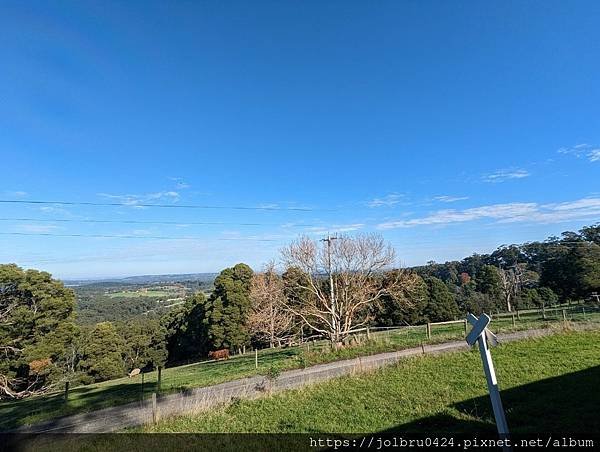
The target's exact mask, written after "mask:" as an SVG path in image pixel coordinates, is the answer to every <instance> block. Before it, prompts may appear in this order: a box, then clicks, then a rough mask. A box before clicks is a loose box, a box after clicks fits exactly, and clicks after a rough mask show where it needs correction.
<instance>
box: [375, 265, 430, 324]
mask: <svg viewBox="0 0 600 452" xmlns="http://www.w3.org/2000/svg"><path fill="white" fill-rule="evenodd" d="M395 271H398V270H392V272H390V273H386V274H385V276H384V281H383V284H384V285H387V281H388V280H389V279H391V280H392V281H394V275H393V272H395ZM405 277H406V278H413V279H414V280H413V281H412V282H411V283H410V284H406V285H405V290H399V291H393V292H386V293H384V294H383V295H382V297H381V301H380V303H379V304H378V305H374V307H373V308H374V318H375V322H376V323H377V324H378V325H382V326H397V325H415V324H418V323H421V322H423V321H424V320H425V318H424V315H425V308H426V307H427V304H428V303H429V293H428V291H427V284H425V281H424V280H423V278H421V277H420V276H419V275H417V274H416V273H409V274H406V275H405Z"/></svg>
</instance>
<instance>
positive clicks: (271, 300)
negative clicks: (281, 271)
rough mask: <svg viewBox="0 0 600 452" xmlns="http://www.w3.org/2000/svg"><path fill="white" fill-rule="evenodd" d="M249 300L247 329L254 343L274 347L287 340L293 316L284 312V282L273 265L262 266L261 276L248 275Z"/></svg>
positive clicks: (290, 332)
mask: <svg viewBox="0 0 600 452" xmlns="http://www.w3.org/2000/svg"><path fill="white" fill-rule="evenodd" d="M250 300H251V302H252V307H251V309H250V314H249V316H248V328H249V330H250V333H251V334H252V335H253V336H254V338H255V339H256V340H257V341H258V342H267V343H268V344H269V345H270V346H271V347H274V346H275V343H276V342H277V343H278V344H281V341H282V340H284V339H286V338H288V337H290V335H291V334H292V333H293V331H292V330H291V327H292V324H293V322H294V315H293V314H292V313H291V312H290V311H289V310H288V309H286V303H285V286H284V282H283V279H282V278H281V276H279V275H278V274H277V273H276V272H275V264H274V263H273V262H270V263H269V264H267V265H266V266H265V269H264V272H263V273H255V274H254V275H253V276H252V282H251V284H250Z"/></svg>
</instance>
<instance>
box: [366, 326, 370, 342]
mask: <svg viewBox="0 0 600 452" xmlns="http://www.w3.org/2000/svg"><path fill="white" fill-rule="evenodd" d="M369 339H371V332H370V331H369V327H367V340H369Z"/></svg>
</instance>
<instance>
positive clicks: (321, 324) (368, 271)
mask: <svg viewBox="0 0 600 452" xmlns="http://www.w3.org/2000/svg"><path fill="white" fill-rule="evenodd" d="M282 257H283V261H284V263H285V266H286V268H288V269H290V268H296V269H299V270H300V271H301V272H302V275H303V277H302V278H300V279H296V280H295V281H294V282H292V283H293V284H295V285H296V287H295V288H293V289H292V292H294V293H297V294H299V293H304V294H306V295H307V297H306V299H305V300H303V303H302V304H301V305H300V306H294V305H291V304H288V305H287V307H288V309H289V310H290V311H291V312H293V313H294V314H295V315H298V316H299V317H300V318H301V319H302V320H303V322H304V323H305V324H306V325H307V326H308V327H309V328H311V329H313V330H314V331H316V332H318V333H320V334H322V335H324V336H326V337H328V338H329V339H330V340H331V341H332V343H334V344H336V345H338V344H340V343H341V341H342V340H343V339H345V338H346V337H347V336H348V335H349V334H351V333H352V332H353V331H356V330H357V329H359V328H360V327H363V326H365V325H367V324H368V322H369V321H370V320H371V318H372V309H370V307H371V306H372V305H373V304H377V303H379V302H380V300H381V297H382V296H383V295H384V294H385V293H393V292H396V291H399V290H402V289H404V288H406V286H407V285H408V284H411V283H412V282H413V280H412V279H407V278H405V275H406V272H403V271H397V272H395V273H394V276H393V277H391V279H390V280H389V281H388V282H387V284H385V285H384V284H383V280H382V274H383V272H384V271H385V270H387V269H388V268H389V266H390V265H391V264H392V263H393V262H394V258H395V253H394V250H393V248H392V247H391V246H390V245H389V244H386V243H385V242H384V241H383V239H382V238H381V237H379V236H377V235H359V236H356V237H339V238H337V239H336V240H329V241H328V242H320V244H319V243H317V242H315V241H314V240H312V239H310V238H308V237H302V238H300V239H299V240H297V241H295V242H293V243H292V244H290V245H289V246H288V247H287V248H285V249H284V250H283V251H282Z"/></svg>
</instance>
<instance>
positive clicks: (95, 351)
mask: <svg viewBox="0 0 600 452" xmlns="http://www.w3.org/2000/svg"><path fill="white" fill-rule="evenodd" d="M124 356H125V344H124V341H123V339H122V338H121V336H120V335H119V333H118V332H117V328H116V327H115V325H113V324H112V323H111V322H101V323H98V324H97V325H96V326H95V327H94V328H93V329H92V330H91V331H90V332H89V334H88V335H87V337H85V338H84V342H83V347H82V357H81V361H80V362H79V367H80V369H82V370H83V371H84V372H85V373H86V374H87V375H88V376H89V377H90V378H91V379H92V380H93V381H104V380H110V379H112V378H118V377H122V376H123V375H124V374H125V365H124V362H123V358H124Z"/></svg>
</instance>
